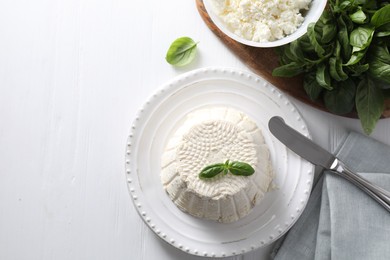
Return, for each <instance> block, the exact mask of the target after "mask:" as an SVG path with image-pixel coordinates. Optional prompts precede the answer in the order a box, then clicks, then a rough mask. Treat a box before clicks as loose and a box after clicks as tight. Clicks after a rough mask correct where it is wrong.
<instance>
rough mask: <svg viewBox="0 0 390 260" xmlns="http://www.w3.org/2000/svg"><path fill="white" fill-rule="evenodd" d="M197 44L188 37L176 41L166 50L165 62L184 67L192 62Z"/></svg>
mask: <svg viewBox="0 0 390 260" xmlns="http://www.w3.org/2000/svg"><path fill="white" fill-rule="evenodd" d="M196 46H197V43H196V42H194V40H192V39H191V38H189V37H181V38H178V39H176V40H175V41H174V42H173V43H172V44H171V46H170V47H169V49H168V52H167V54H166V57H165V59H166V61H167V62H168V63H169V64H171V65H174V66H178V67H181V66H184V65H187V64H189V63H190V62H191V61H193V60H194V58H195V55H196Z"/></svg>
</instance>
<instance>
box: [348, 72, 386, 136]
mask: <svg viewBox="0 0 390 260" xmlns="http://www.w3.org/2000/svg"><path fill="white" fill-rule="evenodd" d="M355 101H356V110H357V112H358V116H359V118H360V122H361V124H362V127H363V130H364V132H365V133H366V134H370V133H371V132H372V131H373V130H374V128H375V125H376V123H377V121H378V120H379V118H380V116H381V114H382V112H383V109H384V97H383V94H382V91H381V89H379V88H377V87H376V86H375V84H374V83H373V81H372V80H371V79H364V80H362V81H361V82H360V83H359V85H358V87H357V93H356V98H355Z"/></svg>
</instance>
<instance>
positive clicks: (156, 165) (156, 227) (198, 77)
mask: <svg viewBox="0 0 390 260" xmlns="http://www.w3.org/2000/svg"><path fill="white" fill-rule="evenodd" d="M213 105H218V106H221V105H223V106H229V107H233V108H236V109H237V110H240V111H242V112H244V113H246V114H248V115H249V116H250V117H251V118H252V119H254V120H255V122H256V123H257V125H258V126H259V127H260V128H261V129H262V130H263V134H264V137H265V139H266V142H267V144H268V145H269V148H270V152H271V158H272V164H273V167H274V169H275V171H276V177H275V179H274V184H275V186H276V187H277V188H276V189H275V190H273V191H271V192H268V193H267V194H266V196H265V198H264V200H263V201H262V202H261V203H260V205H258V206H256V207H255V208H254V210H253V211H252V212H251V213H250V214H249V215H248V216H246V217H244V218H243V219H240V220H239V221H237V222H234V223H229V224H223V223H217V222H213V221H208V220H202V219H198V218H195V217H192V216H190V215H188V214H186V213H184V212H182V211H181V210H179V209H178V208H177V207H176V206H175V205H174V203H173V202H172V201H171V200H170V199H169V197H168V196H167V194H165V192H164V190H163V187H162V184H161V182H160V162H161V161H160V157H161V155H162V153H163V149H164V146H165V144H166V142H167V140H168V139H169V137H170V135H172V134H173V133H174V132H175V130H176V129H177V127H178V126H179V125H180V124H181V123H182V122H183V119H184V118H185V116H186V115H187V114H188V113H189V112H191V111H193V110H196V109H199V108H202V107H207V106H213ZM275 115H278V116H281V117H283V118H284V119H285V120H286V122H287V123H288V124H290V125H291V126H292V127H294V128H295V129H297V130H298V131H300V132H301V133H303V134H304V135H306V136H308V137H310V135H309V132H308V129H307V127H306V124H305V122H304V120H303V118H302V117H301V115H300V114H299V112H298V110H297V109H296V108H295V106H294V105H293V104H292V103H290V101H289V100H288V99H287V97H286V96H285V95H284V94H282V93H281V92H280V91H279V90H277V89H276V88H275V87H273V86H272V85H270V84H269V83H267V82H266V81H264V80H263V79H262V78H259V77H258V76H256V75H254V74H252V73H249V72H243V71H239V70H235V69H229V68H205V69H198V70H195V71H191V72H188V73H186V74H183V75H181V76H178V77H177V78H175V79H173V80H172V81H170V82H168V83H167V84H165V85H163V86H162V87H161V88H160V89H159V90H158V91H157V92H156V93H155V94H154V95H153V96H151V97H150V99H149V100H148V101H146V103H145V105H144V106H143V107H142V108H141V109H140V110H139V112H138V114H137V116H136V119H135V121H134V124H133V126H132V127H131V133H130V135H129V138H128V142H127V146H126V179H127V183H128V187H129V193H130V196H131V198H132V200H133V202H134V206H135V208H136V209H137V211H138V212H139V214H140V216H141V218H142V219H143V220H144V221H145V223H146V224H147V225H148V226H149V227H150V228H151V230H153V231H154V232H155V233H156V234H157V235H158V236H159V237H160V238H162V239H163V240H165V241H166V242H168V243H169V244H171V245H172V246H174V247H177V248H178V249H180V250H183V251H185V252H187V253H189V254H193V255H199V256H211V257H224V256H232V255H238V254H242V253H245V252H248V251H251V250H255V249H257V248H259V247H262V246H265V245H268V244H270V243H272V242H274V241H275V240H276V239H277V238H279V237H280V236H282V235H283V234H284V233H285V232H286V231H287V230H288V229H289V228H290V227H291V226H292V225H293V224H294V222H295V221H296V220H297V219H298V217H299V216H300V214H301V213H302V211H303V209H304V207H305V205H306V202H307V200H308V198H309V195H310V190H311V187H312V181H313V173H314V167H313V165H312V164H310V163H308V162H306V161H304V160H303V159H301V158H300V157H298V156H297V155H295V154H294V153H292V152H291V151H289V150H288V149H287V148H286V147H285V146H284V145H282V144H281V143H280V142H279V141H278V140H276V139H275V138H274V137H273V136H272V134H270V133H269V131H268V127H267V125H268V120H269V119H270V118H271V117H272V116H275Z"/></svg>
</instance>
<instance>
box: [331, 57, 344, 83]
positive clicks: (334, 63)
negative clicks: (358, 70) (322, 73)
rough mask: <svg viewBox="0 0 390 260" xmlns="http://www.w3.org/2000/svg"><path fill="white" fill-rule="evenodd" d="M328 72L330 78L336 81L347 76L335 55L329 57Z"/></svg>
mask: <svg viewBox="0 0 390 260" xmlns="http://www.w3.org/2000/svg"><path fill="white" fill-rule="evenodd" d="M329 72H330V75H331V76H332V78H334V79H335V80H337V81H343V80H346V79H347V78H348V74H347V73H345V72H344V71H343V65H342V64H341V62H340V60H339V59H337V58H335V57H332V58H330V59H329Z"/></svg>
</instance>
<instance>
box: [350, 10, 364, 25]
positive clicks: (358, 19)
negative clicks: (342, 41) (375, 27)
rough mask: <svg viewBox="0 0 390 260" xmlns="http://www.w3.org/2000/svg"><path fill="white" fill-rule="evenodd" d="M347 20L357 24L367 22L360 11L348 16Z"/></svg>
mask: <svg viewBox="0 0 390 260" xmlns="http://www.w3.org/2000/svg"><path fill="white" fill-rule="evenodd" d="M349 18H351V20H352V22H354V23H357V24H364V23H365V22H366V21H367V16H366V14H365V13H364V12H363V11H362V9H359V10H357V11H356V12H354V13H353V14H350V15H349Z"/></svg>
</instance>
